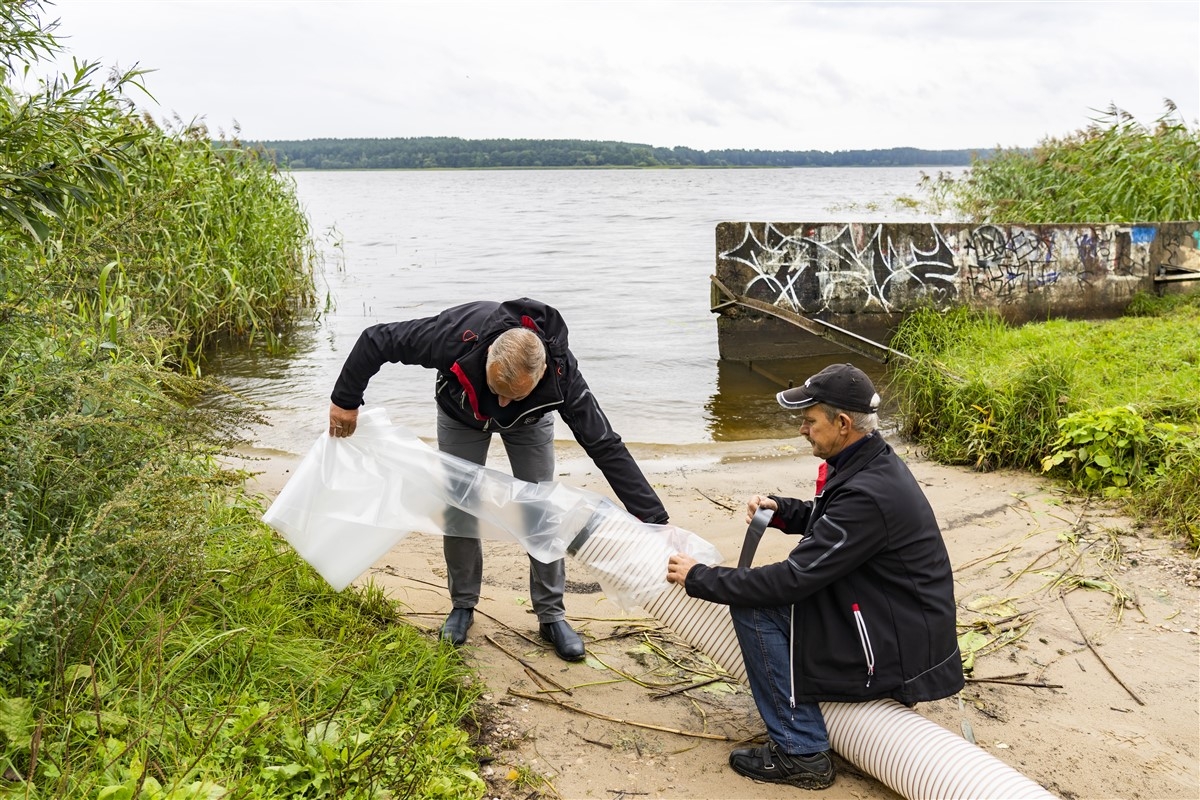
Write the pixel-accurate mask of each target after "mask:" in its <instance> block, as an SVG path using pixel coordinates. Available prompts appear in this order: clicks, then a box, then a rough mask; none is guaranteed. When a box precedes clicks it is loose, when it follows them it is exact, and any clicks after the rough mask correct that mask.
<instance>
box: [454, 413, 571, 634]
mask: <svg viewBox="0 0 1200 800" xmlns="http://www.w3.org/2000/svg"><path fill="white" fill-rule="evenodd" d="M437 435H438V449H439V450H441V451H442V452H443V453H449V454H451V455H453V456H458V457H459V458H461V459H464V460H466V461H470V462H471V463H473V464H480V465H483V464H486V463H487V454H488V445H489V444H491V441H492V434H491V432H489V431H480V430H476V429H475V428H470V427H467V426H466V425H463V424H462V423H461V422H458V421H457V420H455V419H452V418H451V417H450V416H449V415H447V414H446V413H445V412H444V411H442V410H441V409H440V408H439V409H438V412H437ZM500 439H501V440H502V441H503V442H504V450H505V452H507V453H508V461H509V463H510V464H511V465H512V474H513V477H514V478H518V479H520V480H523V481H529V482H530V483H537V482H538V481H548V480H550V479H552V478H553V477H554V417H552V416H550V415H546V416H544V417H542V418H541V419H540V420H538V421H537V422H536V423H534V424H532V425H522V426H520V427H518V428H514V429H512V430H509V431H502V432H501V433H500ZM446 528H447V531H457V532H459V533H461V534H463V535H460V536H449V535H447V536H444V537H442V552H443V553H444V554H445V556H446V571H447V573H448V574H449V588H450V600H451V603H452V604H453V605H454V607H455V608H474V607H475V604H476V603H478V602H479V589H480V586H481V584H482V583H483V542H481V541H480V540H479V538H478V531H479V521H478V520H477V519H475V517H473V516H471V515H470V514H468V513H466V512H465V511H461V510H459V509H457V508H453V507H448V508H447V509H446ZM566 583H567V570H566V565H565V564H564V563H563V560H562V559H559V560H558V561H555V562H554V563H552V564H543V563H542V562H540V561H538V560H537V559H535V558H533V557H532V556H530V558H529V599H530V601H531V602H532V603H533V610H534V612H535V613H536V614H537V618H538V622H558V621H559V620H561V619H565V618H566V615H567V611H566V606H564V605H563V592H564V591H565V590H566Z"/></svg>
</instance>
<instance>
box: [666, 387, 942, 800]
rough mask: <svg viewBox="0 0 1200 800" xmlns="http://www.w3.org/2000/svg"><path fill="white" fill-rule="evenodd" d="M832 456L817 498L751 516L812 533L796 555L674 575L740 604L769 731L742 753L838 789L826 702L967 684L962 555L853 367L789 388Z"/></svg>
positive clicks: (816, 439) (776, 503)
mask: <svg viewBox="0 0 1200 800" xmlns="http://www.w3.org/2000/svg"><path fill="white" fill-rule="evenodd" d="M778 400H779V403H780V404H781V405H782V406H783V407H784V408H790V409H797V410H799V411H800V413H801V415H802V416H801V422H800V434H801V435H802V436H804V437H805V438H807V439H808V441H809V442H810V443H811V444H812V451H813V455H816V456H818V457H820V458H824V459H825V460H826V461H825V463H824V464H822V465H821V466H822V470H821V473H820V475H819V476H818V485H817V493H816V497H815V498H813V499H812V500H808V501H801V500H797V499H794V498H787V497H777V496H775V495H770V496H767V497H763V496H760V495H755V496H754V497H752V498H750V501H749V503H748V510H749V514H748V516H747V519H748V520H749V519H751V518H753V516H754V514H755V513H756V512H757V511H758V509H760V508H765V509H770V510H773V512H774V513H773V515H772V517H771V525H772V526H773V527H777V528H781V529H782V530H783V531H784V532H785V533H792V534H799V535H800V536H801V539H800V541H799V543H798V544H797V545H796V547H795V548H794V549H793V550H792V551H791V553H789V554H788V557H787V559H786V560H784V561H780V562H778V563H775V564H767V565H764V566H761V567H747V568H744V569H738V568H731V567H709V566H705V565H704V564H699V563H697V562H696V561H695V560H694V559H692V558H689V557H688V556H685V555H682V554H676V555H673V556H671V558H670V561H669V563H668V567H667V580H668V581H670V582H671V583H677V584H681V585H683V586H684V588H685V589H686V590H687V593H688V594H689V595H691V596H693V597H699V598H702V599H704V600H709V601H712V602H714V603H724V604H727V605H729V607H730V609H729V611H730V615H731V616H732V618H733V623H734V629H735V631H736V632H737V636H738V643H739V645H740V647H741V651H742V657H743V660H744V662H745V665H746V673H747V680H748V682H749V684H750V690H751V693H752V694H753V695H754V701H755V705H756V706H757V707H758V710H759V713H760V714H761V715H762V718H763V721H764V722H765V723H766V726H767V733H768V735H769V737H770V740H769V741H768V742H767V744H766V745H765V746H763V747H757V748H743V749H738V750H734V751H733V752H732V753H731V754H730V756H729V764H730V766H731V767H732V768H733V769H734V770H735V771H736V772H738V773H740V774H742V775H745V776H747V777H749V778H753V779H755V780H759V781H768V782H772V783H787V784H791V785H793V786H799V787H802V788H807V789H823V788H825V787H827V786H830V785H832V783H833V778H834V766H833V761H832V760H831V759H830V757H829V737H828V734H827V732H826V729H825V719H824V717H823V716H822V714H821V708H820V705H819V703H820V702H823V701H836V702H856V701H865V700H873V699H877V698H887V697H890V698H893V699H895V700H898V701H899V702H901V703H905V704H912V703H916V702H919V701H926V700H936V699H938V698H942V697H948V696H949V695H952V694H954V693H955V692H957V691H959V690H960V689H961V688H962V687H963V673H962V662H961V659H960V657H959V652H958V641H957V631H956V629H955V610H954V609H955V606H954V584H953V575H952V573H951V568H950V559H949V556H948V554H947V552H946V546H945V543H944V542H943V541H942V535H941V532H940V531H939V529H938V524H937V520H936V519H935V518H934V514H933V509H932V508H930V506H929V501H928V500H927V499H926V498H925V495H924V493H923V492H922V491H921V488H920V486H919V485H918V484H917V482H916V479H915V478H913V476H912V473H911V472H909V470H908V467H907V466H906V465H905V464H904V462H903V461H901V460H900V458H899V456H897V455H896V453H895V451H893V450H892V448H891V447H890V446H889V445H888V444H887V443H886V442H885V441H884V440H883V438H882V437H881V436H880V434H879V433H878V431H876V429H875V428H876V425H877V417H876V412H877V411H878V408H879V395H878V394H876V392H875V387H874V386H873V385H872V384H871V380H870V379H869V378H868V377H867V376H866V375H865V374H863V372H862V371H860V370H858V369H857V368H855V367H853V366H852V365H850V364H836V365H834V366H831V367H827V368H826V369H823V370H821V371H820V372H818V373H817V374H816V375H814V376H812V377H811V378H809V379H808V380H807V381H806V382H805V384H804V385H803V386H798V387H795V388H792V389H788V390H786V391H783V392H780V393H779V395H778Z"/></svg>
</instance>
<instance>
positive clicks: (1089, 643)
mask: <svg viewBox="0 0 1200 800" xmlns="http://www.w3.org/2000/svg"><path fill="white" fill-rule="evenodd" d="M1058 598H1059V599H1060V600H1062V604H1063V608H1065V609H1066V610H1067V615H1068V616H1069V617H1070V618H1071V621H1072V622H1074V623H1075V628H1076V630H1078V631H1079V635H1080V636H1082V637H1083V643H1084V644H1086V645H1087V647H1088V650H1091V651H1092V655H1094V656H1095V657H1096V660H1097V661H1099V662H1100V665H1101V666H1102V667H1104V669H1106V670H1107V671H1108V674H1109V675H1111V676H1112V678H1113V680H1114V681H1116V682H1117V683H1119V684H1121V688H1122V689H1124V690H1125V691H1126V692H1128V693H1129V696H1130V697H1132V698H1133V699H1134V701H1135V702H1137V704H1138V705H1139V706H1144V705H1146V704H1145V703H1143V702H1142V698H1140V697H1138V696H1137V694H1135V693H1134V691H1133V689H1130V688H1129V687H1128V686H1126V685H1125V681H1123V680H1121V679H1120V678H1118V677H1117V673H1115V672H1113V671H1112V667H1110V666H1109V665H1108V662H1107V661H1105V660H1104V657H1103V656H1101V655H1100V653H1098V652H1097V651H1096V648H1095V647H1093V646H1092V641H1091V639H1089V638H1088V635H1087V634H1086V633H1084V632H1083V628H1082V627H1081V626H1080V624H1079V620H1078V619H1076V618H1075V612H1074V611H1072V610H1071V607H1070V606H1069V605H1067V593H1066V592H1063V591H1060V592H1059V593H1058Z"/></svg>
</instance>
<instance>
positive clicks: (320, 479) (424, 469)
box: [263, 408, 721, 608]
mask: <svg viewBox="0 0 1200 800" xmlns="http://www.w3.org/2000/svg"><path fill="white" fill-rule="evenodd" d="M447 507H454V508H457V509H460V510H462V511H464V512H466V513H468V514H471V515H472V516H474V517H476V518H477V519H478V520H479V525H478V530H477V532H476V535H477V536H478V537H480V538H489V539H499V540H510V541H515V542H517V543H518V544H520V545H521V547H522V548H524V549H525V551H526V552H527V553H529V555H530V556H532V557H533V558H535V559H537V560H539V561H542V562H546V563H549V562H551V561H557V560H558V559H560V558H563V557H565V556H567V555H571V556H573V557H574V558H575V560H577V561H579V562H581V563H582V564H583V565H584V566H586V567H588V568H589V569H590V570H591V571H592V572H593V573H594V574H595V575H596V577H597V580H598V581H599V582H600V585H601V586H602V587H603V588H604V590H605V593H606V594H607V595H608V596H609V597H610V599H612V600H613V601H614V602H616V603H618V604H619V605H621V606H622V607H623V608H632V607H634V606H638V605H643V604H644V603H645V602H647V600H648V599H649V598H652V597H653V596H655V595H657V594H658V593H660V592H662V591H665V590H666V588H667V586H668V584H667V583H666V574H667V559H668V558H670V556H671V554H672V553H675V552H684V553H687V554H688V555H690V556H692V557H693V558H695V559H696V560H698V561H701V562H704V563H707V564H715V563H718V562H719V561H721V554H720V553H719V552H718V551H717V549H716V548H715V547H713V546H712V545H711V544H709V543H708V542H706V541H705V540H704V539H702V538H700V537H699V536H697V535H696V534H694V533H690V532H688V531H685V530H683V529H682V528H677V527H675V526H673V525H651V524H648V523H644V522H641V521H640V520H638V519H637V518H636V517H634V516H633V515H631V514H629V513H627V512H626V511H624V510H623V509H620V508H618V507H617V506H616V505H614V504H613V503H612V502H611V501H610V500H608V499H607V498H605V497H603V496H601V495H598V494H595V493H592V492H588V491H586V490H583V489H578V488H575V487H572V486H568V485H566V484H563V483H559V482H557V481H543V482H541V483H528V482H526V481H521V480H518V479H516V478H514V477H512V476H511V475H506V474H504V473H502V472H497V471H496V470H493V469H488V468H487V467H481V466H479V465H477V464H473V463H471V462H469V461H465V460H463V459H461V458H457V457H455V456H452V455H448V454H446V453H442V452H440V451H437V450H435V449H433V448H431V447H429V446H428V445H427V444H425V443H424V442H422V441H421V440H420V439H419V438H417V437H416V436H415V435H414V434H413V433H411V432H410V431H408V430H407V429H405V428H403V427H402V426H399V425H393V424H392V423H391V422H390V421H389V420H388V417H387V414H386V412H385V411H384V410H383V409H380V408H376V409H371V410H369V411H364V412H362V413H360V414H359V417H358V427H357V429H356V430H355V433H354V435H353V436H351V437H348V438H344V439H334V438H331V437H330V436H329V435H328V434H322V435H321V436H320V437H318V439H317V441H316V442H315V443H314V444H313V446H312V448H311V449H310V450H309V452H308V454H307V455H305V457H304V459H303V460H302V461H301V462H300V465H299V466H298V467H297V469H296V471H295V473H294V474H293V475H292V477H291V479H290V480H289V481H288V482H287V484H286V485H285V486H284V487H283V490H282V491H281V492H280V493H279V495H278V497H276V499H275V501H274V502H273V503H272V504H271V507H270V508H269V509H267V512H266V514H264V515H263V520H264V521H265V522H266V523H267V524H268V525H270V526H271V527H272V528H274V529H275V530H277V531H279V533H281V534H282V535H283V536H284V538H285V539H287V541H288V542H289V543H290V544H291V545H292V547H293V548H295V550H296V552H297V553H298V554H299V555H300V556H301V558H303V559H304V560H305V561H307V562H308V563H309V564H311V565H312V566H313V567H314V568H315V569H316V570H317V571H318V572H319V573H320V574H321V576H322V577H323V578H325V580H326V581H328V583H329V585H330V586H332V587H333V588H334V589H336V590H341V589H344V588H345V587H346V586H348V585H349V584H350V583H351V582H352V581H353V580H354V579H355V578H357V577H358V576H359V575H362V574H363V573H364V572H366V571H367V570H368V569H369V568H370V567H371V565H372V564H374V563H375V562H376V561H377V560H378V559H379V558H380V557H382V556H383V555H384V554H385V553H387V551H388V550H390V549H391V548H392V547H393V546H394V545H395V544H396V543H398V542H399V541H401V540H402V539H404V537H406V536H407V535H408V534H409V533H410V532H413V531H415V532H419V533H426V534H440V535H462V534H460V533H459V532H457V531H450V530H447V526H446V524H445V519H444V513H445V511H446V508H447ZM588 539H591V540H592V541H591V542H590V544H587V546H584V545H585V544H586V543H587V540H588ZM573 545H574V547H573ZM600 545H603V546H600Z"/></svg>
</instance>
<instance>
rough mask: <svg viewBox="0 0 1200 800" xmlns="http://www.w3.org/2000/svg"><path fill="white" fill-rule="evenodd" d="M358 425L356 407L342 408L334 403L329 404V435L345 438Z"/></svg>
mask: <svg viewBox="0 0 1200 800" xmlns="http://www.w3.org/2000/svg"><path fill="white" fill-rule="evenodd" d="M357 427H358V409H357V408H353V409H349V410H347V409H344V408H342V407H341V406H339V405H337V404H336V403H330V404H329V435H330V436H333V437H335V438H339V439H341V438H345V437H346V436H349V435H350V434H352V433H354V429H355V428H357Z"/></svg>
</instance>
